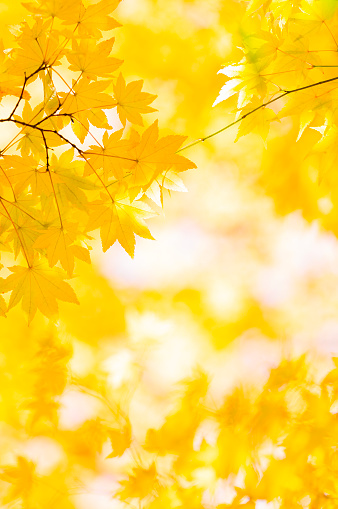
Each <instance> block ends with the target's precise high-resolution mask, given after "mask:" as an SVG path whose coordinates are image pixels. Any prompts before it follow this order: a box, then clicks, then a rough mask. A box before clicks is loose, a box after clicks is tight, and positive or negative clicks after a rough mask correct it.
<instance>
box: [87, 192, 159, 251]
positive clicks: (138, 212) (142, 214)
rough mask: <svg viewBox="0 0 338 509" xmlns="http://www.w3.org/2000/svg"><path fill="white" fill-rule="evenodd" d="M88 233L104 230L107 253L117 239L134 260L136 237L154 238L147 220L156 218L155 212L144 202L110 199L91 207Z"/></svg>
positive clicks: (94, 203) (95, 203) (103, 246)
mask: <svg viewBox="0 0 338 509" xmlns="http://www.w3.org/2000/svg"><path fill="white" fill-rule="evenodd" d="M91 209H92V212H91V214H90V216H89V221H88V225H87V230H88V231H92V230H96V228H100V235H101V241H102V249H103V251H107V249H109V248H110V246H112V245H113V244H114V242H115V241H116V240H118V241H119V243H120V244H121V246H122V247H123V248H124V249H125V250H126V251H127V253H128V254H129V255H130V256H131V257H133V256H134V250H135V234H136V235H139V236H140V237H143V238H145V239H152V240H153V239H154V238H153V236H152V235H151V233H150V231H149V229H148V227H147V226H146V224H145V222H144V219H148V218H149V217H152V216H155V215H156V214H155V212H153V211H152V210H151V208H150V207H149V206H148V205H146V204H145V203H143V202H141V201H134V202H131V201H130V199H129V198H128V197H125V196H124V195H121V196H118V195H117V196H115V198H114V201H107V199H106V198H104V199H102V200H98V201H96V202H93V203H92V204H91Z"/></svg>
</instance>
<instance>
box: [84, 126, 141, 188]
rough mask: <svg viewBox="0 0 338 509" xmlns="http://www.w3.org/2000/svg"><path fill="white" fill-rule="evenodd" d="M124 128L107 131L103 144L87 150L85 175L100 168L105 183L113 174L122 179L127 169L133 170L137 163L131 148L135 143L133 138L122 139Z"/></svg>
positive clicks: (92, 146)
mask: <svg viewBox="0 0 338 509" xmlns="http://www.w3.org/2000/svg"><path fill="white" fill-rule="evenodd" d="M122 134H123V129H120V130H119V131H115V132H113V133H112V134H111V135H108V132H107V131H106V132H105V133H104V135H103V138H102V145H100V146H97V145H91V146H90V150H87V151H86V162H87V164H86V166H85V171H84V175H85V176H87V175H91V174H92V173H93V172H94V170H98V171H99V173H100V175H101V176H102V178H103V181H104V182H105V183H108V181H109V178H110V177H111V176H113V177H115V178H117V179H122V178H123V177H124V175H125V171H128V170H131V169H132V168H133V166H134V165H135V161H134V160H133V159H132V157H131V154H130V150H131V149H132V148H133V147H134V145H135V143H133V141H132V140H125V139H123V140H122V139H121V137H122Z"/></svg>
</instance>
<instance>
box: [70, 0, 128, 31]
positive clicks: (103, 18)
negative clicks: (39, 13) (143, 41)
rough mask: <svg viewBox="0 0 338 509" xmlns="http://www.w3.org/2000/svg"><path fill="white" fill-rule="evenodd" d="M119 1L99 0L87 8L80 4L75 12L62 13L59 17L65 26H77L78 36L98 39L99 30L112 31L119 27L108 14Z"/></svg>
mask: <svg viewBox="0 0 338 509" xmlns="http://www.w3.org/2000/svg"><path fill="white" fill-rule="evenodd" d="M120 1H121V0H101V2H98V3H97V4H94V5H89V6H88V7H87V8H85V6H84V5H83V3H82V2H80V3H79V4H78V6H79V8H78V9H76V10H71V11H70V10H68V11H67V12H63V13H62V14H61V15H60V17H61V19H64V23H65V24H66V25H73V24H74V25H77V28H78V30H79V34H80V36H85V37H88V36H92V37H95V38H97V39H100V38H101V36H102V34H101V30H103V31H106V30H112V29H113V28H116V27H119V26H121V25H120V23H118V22H117V21H116V20H115V19H114V18H112V17H111V16H110V14H111V13H112V12H113V11H114V10H115V9H116V7H117V6H118V4H119V3H120Z"/></svg>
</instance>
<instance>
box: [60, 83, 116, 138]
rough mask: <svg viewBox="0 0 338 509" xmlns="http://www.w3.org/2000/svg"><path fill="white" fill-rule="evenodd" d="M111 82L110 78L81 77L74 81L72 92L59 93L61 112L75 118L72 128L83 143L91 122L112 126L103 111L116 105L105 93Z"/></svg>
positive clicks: (98, 125) (100, 125) (102, 126)
mask: <svg viewBox="0 0 338 509" xmlns="http://www.w3.org/2000/svg"><path fill="white" fill-rule="evenodd" d="M109 83H110V81H109V80H108V81H94V82H90V81H89V80H88V79H87V78H81V79H80V80H79V81H78V82H76V81H74V82H73V86H72V90H71V91H70V92H68V93H67V94H66V93H64V92H62V93H60V94H59V96H60V99H61V101H62V107H61V109H60V114H67V115H68V117H69V121H70V117H72V118H73V119H75V122H73V123H72V129H73V131H74V133H75V135H76V136H77V137H78V138H79V140H80V141H81V143H83V142H84V140H85V138H86V136H87V134H88V132H89V122H90V123H91V124H93V125H94V126H96V127H100V128H109V127H110V126H109V124H108V122H107V118H106V115H105V114H104V112H103V109H109V108H113V107H114V106H115V101H114V99H113V98H112V97H111V96H110V95H109V94H106V93H103V90H105V89H106V88H107V87H108V85H109Z"/></svg>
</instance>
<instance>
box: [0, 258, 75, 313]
mask: <svg viewBox="0 0 338 509" xmlns="http://www.w3.org/2000/svg"><path fill="white" fill-rule="evenodd" d="M10 270H11V272H12V274H11V275H10V276H8V277H7V278H6V279H1V280H0V292H1V293H6V292H9V291H12V293H11V296H10V299H9V304H8V309H11V308H13V307H14V306H16V305H17V304H19V302H20V301H21V300H22V309H23V310H24V311H25V312H26V313H27V315H28V321H29V322H30V321H31V320H32V319H33V317H34V315H35V313H36V311H37V310H38V309H39V310H40V311H41V313H43V314H44V315H45V316H47V317H48V318H53V317H55V316H56V315H57V313H58V305H57V299H58V300H63V301H65V302H73V303H75V304H78V303H79V302H78V300H77V298H76V295H75V293H74V290H73V289H72V287H71V286H70V285H69V284H68V283H66V282H65V281H63V278H62V272H61V273H60V271H58V270H57V269H50V268H49V267H48V266H47V265H46V263H45V262H44V261H41V260H40V261H35V262H34V264H33V265H32V266H30V267H22V266H19V265H15V266H14V267H10ZM60 274H61V275H60Z"/></svg>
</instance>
